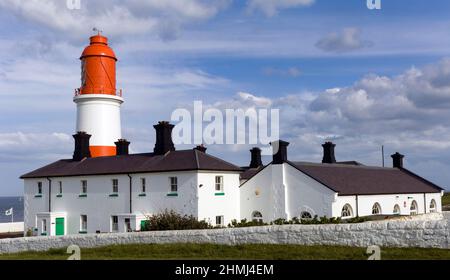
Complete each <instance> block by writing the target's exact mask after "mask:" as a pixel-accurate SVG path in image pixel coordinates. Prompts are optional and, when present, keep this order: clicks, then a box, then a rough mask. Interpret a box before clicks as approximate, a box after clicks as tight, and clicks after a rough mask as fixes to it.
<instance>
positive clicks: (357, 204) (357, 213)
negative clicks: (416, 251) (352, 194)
mask: <svg viewBox="0 0 450 280" xmlns="http://www.w3.org/2000/svg"><path fill="white" fill-rule="evenodd" d="M358 208H359V202H358V195H356V217H359V211H358Z"/></svg>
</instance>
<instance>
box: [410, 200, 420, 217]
mask: <svg viewBox="0 0 450 280" xmlns="http://www.w3.org/2000/svg"><path fill="white" fill-rule="evenodd" d="M413 206H414V209H413ZM418 214H419V205H418V204H417V201H415V200H413V201H412V202H411V205H410V206H409V215H411V216H415V215H418Z"/></svg>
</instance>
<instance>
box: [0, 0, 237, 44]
mask: <svg viewBox="0 0 450 280" xmlns="http://www.w3.org/2000/svg"><path fill="white" fill-rule="evenodd" d="M228 2H229V1H227V0H213V1H203V0H166V1H157V0H145V1H137V0H125V1H119V0H108V1H107V0H98V1H81V3H82V6H81V9H80V10H70V9H68V8H67V5H66V1H61V0H2V1H0V8H2V9H4V10H5V11H11V12H13V13H15V14H16V15H18V16H20V17H21V18H23V19H24V20H25V21H29V22H33V23H37V24H40V25H43V26H45V27H47V28H50V29H52V30H56V31H58V32H61V31H63V32H65V34H66V35H69V36H72V37H74V38H77V39H80V38H84V37H86V35H87V34H89V32H90V30H91V28H93V27H98V28H99V29H101V30H103V31H105V32H106V33H107V34H108V35H111V36H120V35H125V34H128V35H129V34H143V33H148V32H155V33H157V34H159V35H160V36H161V37H162V38H163V39H166V40H167V39H172V38H174V36H176V32H178V29H179V26H181V25H183V24H188V23H190V22H195V21H201V20H207V19H209V18H211V17H213V16H215V15H216V14H217V13H218V12H219V11H220V10H221V9H223V8H226V7H227V5H228ZM171 32H175V33H171Z"/></svg>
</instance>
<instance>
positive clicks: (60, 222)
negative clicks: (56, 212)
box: [56, 218, 64, 235]
mask: <svg viewBox="0 0 450 280" xmlns="http://www.w3.org/2000/svg"><path fill="white" fill-rule="evenodd" d="M56 235H64V218H56Z"/></svg>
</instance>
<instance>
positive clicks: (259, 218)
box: [252, 211, 263, 223]
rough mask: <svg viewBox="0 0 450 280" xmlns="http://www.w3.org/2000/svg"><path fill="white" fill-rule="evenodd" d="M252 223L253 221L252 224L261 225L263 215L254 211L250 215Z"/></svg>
mask: <svg viewBox="0 0 450 280" xmlns="http://www.w3.org/2000/svg"><path fill="white" fill-rule="evenodd" d="M252 221H253V222H258V223H262V221H263V215H262V214H261V212H259V211H254V212H253V213H252Z"/></svg>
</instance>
